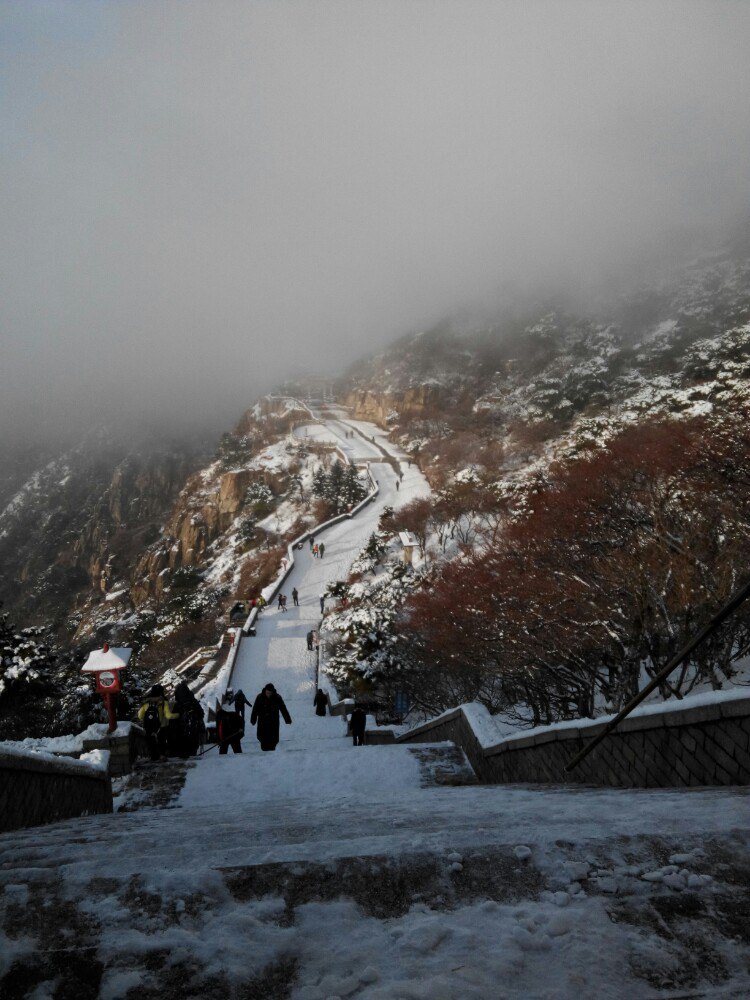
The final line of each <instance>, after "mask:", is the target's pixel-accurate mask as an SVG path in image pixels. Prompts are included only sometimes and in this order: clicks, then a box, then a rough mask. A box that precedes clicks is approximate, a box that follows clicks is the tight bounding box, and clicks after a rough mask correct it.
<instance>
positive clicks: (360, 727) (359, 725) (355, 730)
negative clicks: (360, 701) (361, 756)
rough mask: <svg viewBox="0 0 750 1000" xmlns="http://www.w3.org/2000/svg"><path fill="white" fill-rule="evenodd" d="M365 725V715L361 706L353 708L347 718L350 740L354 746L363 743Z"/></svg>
mask: <svg viewBox="0 0 750 1000" xmlns="http://www.w3.org/2000/svg"><path fill="white" fill-rule="evenodd" d="M366 725H367V715H366V714H365V710H364V709H363V708H355V709H354V711H353V712H352V717H351V719H350V720H349V729H350V731H351V734H352V741H353V743H354V746H355V747H363V746H364V745H365V726H366Z"/></svg>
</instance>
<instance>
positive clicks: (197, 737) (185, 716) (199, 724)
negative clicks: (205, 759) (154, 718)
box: [174, 681, 206, 759]
mask: <svg viewBox="0 0 750 1000" xmlns="http://www.w3.org/2000/svg"><path fill="white" fill-rule="evenodd" d="M174 707H175V711H177V712H178V713H179V716H180V718H179V729H178V733H179V735H178V738H177V752H178V753H179V755H180V757H182V758H183V759H187V758H188V757H192V756H193V755H194V754H196V753H198V747H199V746H200V745H201V740H202V737H203V734H204V733H205V731H206V727H205V725H204V724H203V714H204V713H203V708H202V707H201V703H200V702H199V701H198V699H197V698H196V697H195V695H194V694H193V692H192V691H191V690H190V688H189V687H188V684H187V681H180V683H179V684H178V685H177V687H176V688H175V689H174Z"/></svg>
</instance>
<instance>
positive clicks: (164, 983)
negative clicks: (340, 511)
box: [0, 422, 750, 1000]
mask: <svg viewBox="0 0 750 1000" xmlns="http://www.w3.org/2000/svg"><path fill="white" fill-rule="evenodd" d="M337 426H338V425H337V424H336V423H334V422H332V423H331V424H330V425H328V433H331V434H334V433H336V427H337ZM365 432H366V433H369V429H368V428H365ZM342 433H343V431H342ZM344 440H347V439H344ZM373 470H374V472H375V475H376V478H378V479H379V481H380V484H381V495H380V496H379V497H378V500H377V503H375V504H373V505H371V506H368V507H366V508H365V509H364V511H363V512H362V514H361V515H359V516H358V517H357V518H355V519H354V520H353V521H351V522H347V523H344V524H341V525H337V526H335V527H334V528H331V529H329V531H327V532H326V534H325V536H323V535H321V539H323V538H324V539H325V542H326V555H325V558H324V559H323V560H315V559H313V558H312V557H311V555H310V553H309V550H307V549H305V550H302V551H301V552H299V558H298V562H297V567H296V568H295V570H294V575H293V576H292V578H291V579H290V580H289V581H288V582H287V584H286V585H285V592H286V593H287V594H288V595H289V610H288V612H287V613H286V614H282V613H280V612H278V611H276V610H275V609H268V610H267V611H265V612H264V613H263V615H262V616H261V620H260V623H259V628H258V634H257V636H256V637H255V638H254V639H247V640H246V641H244V642H243V645H242V647H241V649H240V655H239V657H238V661H237V667H236V670H235V677H234V679H233V682H232V683H233V686H234V687H235V689H236V688H237V687H242V688H243V690H244V691H245V693H246V694H247V695H248V697H254V695H255V694H256V693H257V692H258V690H260V688H261V687H262V685H263V684H264V683H265V682H266V681H268V680H271V681H273V683H274V684H275V685H276V686H277V688H278V689H279V691H280V692H281V693H282V695H283V696H284V698H285V699H286V701H287V704H288V706H289V709H290V712H291V715H292V719H293V724H292V726H291V727H285V726H284V725H283V724H282V727H281V736H282V742H281V745H280V747H279V749H278V750H277V752H276V753H274V754H263V753H262V752H261V751H260V750H259V749H258V746H257V743H256V742H255V740H254V739H253V738H252V735H249V736H248V738H246V739H245V741H244V747H245V751H246V752H245V753H243V754H242V755H241V756H236V757H235V756H234V755H232V754H229V755H227V756H225V757H218V756H217V755H216V753H215V751H212V752H211V753H210V754H208V755H207V756H206V757H205V758H203V759H202V760H201V761H199V762H197V763H193V764H191V765H189V766H187V767H185V766H184V765H177V766H175V765H163V766H161V765H157V766H155V767H153V768H151V769H148V768H145V769H143V770H142V771H140V772H139V773H138V774H135V775H133V776H132V777H131V778H130V779H126V780H125V781H124V782H123V783H121V784H122V787H120V788H119V789H118V791H119V795H118V799H117V802H118V805H119V806H120V807H123V808H125V809H128V808H130V809H134V810H136V811H132V812H120V813H116V814H114V815H111V816H96V817H89V818H81V819H77V820H70V821H67V822H63V823H56V824H53V825H50V826H48V827H42V828H37V829H34V830H32V831H19V832H15V833H11V834H5V835H3V836H1V837H0V911H1V917H2V935H0V994H1V995H2V996H3V998H4V1000H5V998H8V1000H13V998H16V997H29V998H34V1000H42V998H47V997H54V998H64V997H76V998H87V997H96V996H102V997H105V998H112V1000H114V998H119V997H127V998H132V1000H136V998H137V1000H143V998H148V1000H150V998H154V1000H156V998H158V1000H168V998H188V997H201V998H203V1000H214V998H216V1000H218V998H222V1000H226V998H227V997H238V998H247V1000H249V998H264V1000H283V998H285V997H290V998H294V1000H326V998H328V1000H335V998H348V997H353V998H358V1000H360V998H361V1000H391V998H393V1000H464V998H478V1000H479V998H481V1000H490V998H491V1000H495V998H498V1000H502V998H509V1000H537V998H538V1000H542V998H544V1000H558V998H560V1000H565V998H571V1000H573V998H574V1000H579V998H585V1000H587V998H592V1000H593V998H596V1000H608V998H612V1000H648V998H652V997H660V998H664V997H672V998H675V1000H676V998H678V997H679V998H683V1000H685V998H688V997H693V998H698V997H715V998H717V1000H718V998H729V997H736V998H739V997H747V996H748V995H750V973H749V970H750V936H749V932H748V921H747V913H748V911H749V903H750V901H749V899H748V884H750V864H749V863H748V853H747V840H748V833H747V828H748V819H749V818H750V798H749V797H748V792H747V790H745V789H734V790H727V789H711V790H684V791H651V790H643V791H626V790H619V789H618V790H607V789H585V788H580V787H575V788H554V789H544V788H541V787H519V786H512V787H508V786H506V787H502V786H498V787H480V786H476V785H474V786H468V785H467V786H459V787H451V788H446V787H438V786H436V784H435V780H434V779H435V775H436V774H437V772H438V771H439V770H440V767H439V766H438V765H440V762H441V761H442V762H443V763H444V765H445V766H444V768H443V770H447V771H450V770H451V768H452V769H453V773H454V774H455V775H456V777H457V778H458V779H459V780H464V777H465V776H462V771H461V762H460V761H458V762H457V761H456V759H455V757H451V756H450V755H451V754H452V753H455V751H453V750H452V749H451V748H450V747H448V746H438V747H435V746H431V747H419V746H413V745H412V746H400V745H399V746H383V747H362V748H356V749H355V748H353V747H352V746H351V744H350V742H349V741H348V740H347V739H346V738H345V737H344V736H343V722H342V721H341V720H340V719H338V718H330V717H328V718H323V719H320V718H317V717H316V716H315V715H314V713H313V707H312V696H313V688H314V661H313V658H312V654H308V651H307V648H306V643H305V639H304V636H305V632H306V631H307V630H308V628H309V627H310V626H311V625H314V624H317V621H318V619H319V599H318V595H319V593H320V592H321V591H322V589H323V587H324V586H325V584H326V583H327V582H328V581H329V580H333V579H338V578H342V577H343V576H344V575H345V573H346V571H347V569H348V566H349V564H350V562H351V560H352V559H353V558H354V556H355V555H356V554H357V552H358V551H359V549H360V548H361V547H362V545H363V544H364V542H365V541H366V540H367V537H368V535H369V533H370V532H371V531H372V530H373V527H374V525H375V524H376V522H377V518H378V516H379V512H380V509H382V506H383V505H384V504H385V503H393V504H395V502H397V501H401V502H403V501H405V500H406V499H408V498H409V496H410V495H416V493H417V492H418V491H420V490H422V489H424V488H425V487H424V483H423V481H422V480H421V479H420V478H419V477H418V474H417V473H416V471H415V470H409V469H408V468H407V469H404V482H403V486H402V489H401V492H400V494H396V491H395V478H394V475H395V474H394V471H393V469H392V467H391V466H390V465H389V464H387V463H385V462H379V463H378V464H377V465H374V466H373ZM295 584H296V586H297V588H298V589H299V591H300V596H301V601H302V604H301V607H300V608H299V609H294V608H292V606H291V590H292V587H293V586H294V585H295ZM160 789H161V794H159V792H160Z"/></svg>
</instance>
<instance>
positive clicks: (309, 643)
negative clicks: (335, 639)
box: [307, 629, 315, 649]
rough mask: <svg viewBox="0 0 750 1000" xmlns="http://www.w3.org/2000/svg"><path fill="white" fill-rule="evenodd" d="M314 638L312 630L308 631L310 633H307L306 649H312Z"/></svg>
mask: <svg viewBox="0 0 750 1000" xmlns="http://www.w3.org/2000/svg"><path fill="white" fill-rule="evenodd" d="M314 638H315V634H314V632H313V630H312V629H310V631H309V632H308V633H307V648H308V649H312V648H313V639H314Z"/></svg>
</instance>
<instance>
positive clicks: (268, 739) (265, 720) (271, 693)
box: [250, 684, 292, 750]
mask: <svg viewBox="0 0 750 1000" xmlns="http://www.w3.org/2000/svg"><path fill="white" fill-rule="evenodd" d="M279 715H283V716H284V722H286V724H287V726H291V724H292V717H291V716H290V714H289V712H288V711H287V707H286V705H285V704H284V699H283V698H282V697H281V695H280V694H279V693H278V692H277V691H276V688H275V687H274V686H273V684H266V686H265V687H264V688H263V690H262V691H261V692H260V694H259V695H258V697H257V698H256V699H255V704H254V705H253V711H252V715H251V716H250V725H251V726H254V725H255V723H256V722H257V723H258V730H257V733H258V742H259V743H260V748H261V750H275V749H276V745H277V743H278V742H279Z"/></svg>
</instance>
